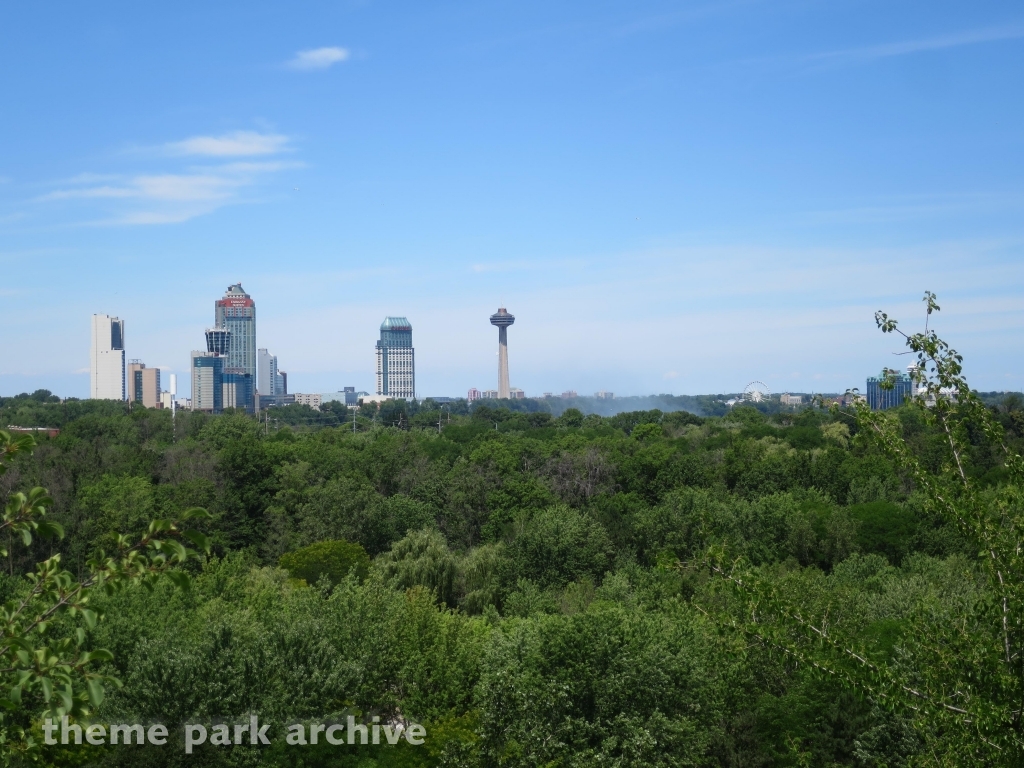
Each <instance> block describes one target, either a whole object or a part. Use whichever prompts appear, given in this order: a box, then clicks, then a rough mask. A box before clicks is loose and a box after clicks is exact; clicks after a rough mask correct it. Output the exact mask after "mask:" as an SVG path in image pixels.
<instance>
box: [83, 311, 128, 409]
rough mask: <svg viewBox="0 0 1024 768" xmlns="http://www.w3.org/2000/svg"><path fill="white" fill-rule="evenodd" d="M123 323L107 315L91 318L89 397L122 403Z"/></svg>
mask: <svg viewBox="0 0 1024 768" xmlns="http://www.w3.org/2000/svg"><path fill="white" fill-rule="evenodd" d="M126 395H127V389H126V387H125V378H124V320H118V319H117V318H116V317H111V316H110V315H93V316H92V347H91V349H90V359H89V397H91V398H92V399H93V400H124V399H125V396H126Z"/></svg>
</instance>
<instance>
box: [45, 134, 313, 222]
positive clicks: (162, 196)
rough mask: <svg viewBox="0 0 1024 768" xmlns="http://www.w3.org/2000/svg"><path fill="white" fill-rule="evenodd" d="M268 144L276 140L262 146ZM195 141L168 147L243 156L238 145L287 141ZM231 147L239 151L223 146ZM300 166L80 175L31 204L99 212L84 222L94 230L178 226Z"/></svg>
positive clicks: (257, 164) (243, 164) (249, 164)
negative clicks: (89, 208)
mask: <svg viewBox="0 0 1024 768" xmlns="http://www.w3.org/2000/svg"><path fill="white" fill-rule="evenodd" d="M253 137H257V138H255V139H254V138H253ZM257 139H258V140H257ZM267 139H273V140H275V141H274V142H270V141H265V140H267ZM199 141H200V140H199V139H188V140H186V141H183V142H178V143H176V144H174V145H170V146H175V147H183V146H185V147H191V148H192V149H194V150H196V151H199V150H205V152H206V153H207V154H211V153H216V152H220V153H222V154H229V155H230V154H243V150H242V146H243V145H244V146H248V150H247V151H248V152H249V153H258V152H260V151H262V150H261V147H263V148H265V147H268V146H282V145H283V143H284V142H285V141H287V139H286V138H285V137H278V136H269V137H268V136H266V135H262V134H252V133H246V132H236V133H233V134H227V135H226V136H223V137H220V138H216V139H209V141H211V142H221V143H220V144H217V143H215V144H212V145H203V144H201V143H199ZM260 141H263V143H262V144H261V143H260ZM231 142H236V143H237V144H238V145H239V146H237V147H234V148H232V147H230V146H226V144H227V143H231ZM275 142H276V143H275ZM303 166H304V164H303V163H301V162H295V161H289V162H282V161H278V160H272V161H252V160H244V161H238V162H228V163H221V164H212V165H208V166H194V165H193V166H187V167H185V168H184V169H182V170H180V171H176V172H168V173H140V174H137V175H134V176H109V175H102V174H81V175H79V176H75V177H73V178H71V179H67V180H65V181H63V182H61V187H60V188H59V189H55V190H53V191H52V192H49V193H47V194H45V195H42V196H40V197H37V198H35V201H34V202H37V203H53V202H61V201H65V202H78V203H79V204H83V205H91V206H93V207H99V208H100V209H101V215H100V217H99V218H98V219H95V220H93V221H91V222H88V223H89V224H91V225H93V226H115V225H129V226H130V225H152V224H177V223H180V222H183V221H188V220H189V219H193V218H195V217H197V216H202V215H204V214H208V213H212V212H213V211H215V210H217V209H218V208H221V207H223V206H225V205H229V204H232V203H238V202H244V200H245V195H244V193H245V190H246V189H247V188H249V187H254V186H256V185H258V184H260V183H262V182H263V180H264V179H266V178H267V177H268V176H270V175H271V174H274V173H276V172H279V171H283V170H286V169H292V168H301V167H303ZM89 182H92V183H91V184H90V183H89Z"/></svg>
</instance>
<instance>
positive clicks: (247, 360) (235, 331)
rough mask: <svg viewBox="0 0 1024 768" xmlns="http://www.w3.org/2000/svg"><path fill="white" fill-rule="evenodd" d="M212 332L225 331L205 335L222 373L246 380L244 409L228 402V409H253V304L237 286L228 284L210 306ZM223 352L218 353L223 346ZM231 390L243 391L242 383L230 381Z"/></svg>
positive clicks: (209, 349) (254, 336) (254, 402)
mask: <svg viewBox="0 0 1024 768" xmlns="http://www.w3.org/2000/svg"><path fill="white" fill-rule="evenodd" d="M212 331H222V332H223V331H226V332H227V338H226V339H225V338H224V336H223V335H222V334H217V333H211V331H208V332H207V334H206V342H207V347H208V351H209V352H211V353H215V354H217V355H219V356H222V357H223V358H224V373H225V374H229V373H230V374H240V375H245V376H248V377H249V382H250V384H249V392H250V400H249V402H248V403H247V404H245V405H244V406H242V405H235V404H234V403H232V404H231V405H229V406H228V407H235V408H242V407H244V408H246V410H250V411H251V410H253V409H254V408H255V406H256V399H255V394H256V393H255V382H256V354H257V352H256V302H254V301H253V300H252V297H251V296H250V295H249V294H248V293H246V292H245V290H244V289H243V288H242V284H241V283H234V284H233V285H229V286H228V289H227V291H226V292H225V294H224V297H223V298H220V299H217V301H216V303H215V304H214V328H213V329H212ZM225 346H226V347H227V351H226V353H225V352H222V351H221V350H222V349H223V348H224V347H225ZM232 383H233V385H234V386H235V389H238V388H239V387H241V388H243V389H244V386H245V385H244V382H242V381H241V380H237V381H236V380H232Z"/></svg>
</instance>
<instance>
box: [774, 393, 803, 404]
mask: <svg viewBox="0 0 1024 768" xmlns="http://www.w3.org/2000/svg"><path fill="white" fill-rule="evenodd" d="M779 402H780V403H781V404H782V405H802V404H803V402H804V398H803V395H791V394H789V393H788V392H787V393H786V394H784V395H779Z"/></svg>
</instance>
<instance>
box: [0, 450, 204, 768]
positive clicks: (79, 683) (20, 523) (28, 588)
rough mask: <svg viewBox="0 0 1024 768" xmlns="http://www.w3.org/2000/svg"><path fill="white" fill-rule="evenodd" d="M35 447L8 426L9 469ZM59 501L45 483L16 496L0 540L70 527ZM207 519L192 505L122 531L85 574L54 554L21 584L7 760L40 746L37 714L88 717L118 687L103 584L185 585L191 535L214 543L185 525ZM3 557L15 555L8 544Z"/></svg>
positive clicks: (5, 675) (1, 647)
mask: <svg viewBox="0 0 1024 768" xmlns="http://www.w3.org/2000/svg"><path fill="white" fill-rule="evenodd" d="M34 445H35V443H34V440H33V438H32V437H31V436H27V435H24V436H19V437H14V436H12V435H11V434H10V433H9V432H7V431H5V430H0V474H3V473H4V472H6V470H7V465H8V464H9V463H10V461H11V460H12V459H13V458H14V457H15V456H17V455H18V454H22V453H26V452H29V451H31V450H32V448H33V447H34ZM50 503H51V499H50V497H49V496H48V495H47V492H46V490H45V489H43V488H32V489H31V490H29V491H27V492H21V491H19V492H15V493H11V494H10V496H9V497H8V498H7V500H6V503H5V505H4V507H3V517H2V519H0V541H9V540H10V541H17V542H20V543H21V544H22V545H24V546H26V547H28V546H30V545H31V544H32V541H33V539H34V538H35V537H40V538H60V537H63V535H64V532H63V530H62V528H61V526H60V525H59V524H57V523H55V522H53V521H51V520H49V519H47V517H46V512H47V507H48V506H49V505H50ZM207 516H208V515H207V513H206V511H205V510H202V509H198V508H195V509H189V510H187V511H186V512H184V513H182V515H181V516H180V519H179V520H174V521H172V520H154V521H152V522H151V523H149V525H148V527H147V528H146V531H145V533H143V534H142V535H141V536H139V537H137V538H133V537H130V536H126V535H121V536H117V537H116V541H115V549H114V551H113V552H112V553H110V554H107V553H104V552H99V553H98V554H97V556H96V557H95V558H93V559H92V560H90V561H89V563H88V565H87V568H86V572H85V574H84V575H83V576H82V577H81V578H79V577H77V576H75V575H74V574H72V573H71V572H70V571H68V570H66V569H64V568H63V567H62V565H61V558H60V555H59V554H58V555H54V556H52V557H50V558H48V559H46V560H44V561H43V562H41V563H39V564H38V565H37V566H36V569H35V571H34V572H33V573H30V574H28V575H27V577H25V579H24V581H23V583H19V584H18V585H17V587H16V589H15V596H14V598H13V599H11V600H9V601H8V602H7V603H5V604H4V605H3V606H2V608H0V757H5V756H8V755H10V754H11V753H14V752H18V751H25V750H32V749H33V748H34V747H36V746H38V745H37V743H36V741H35V739H34V737H33V728H32V726H33V718H35V717H38V718H43V717H51V718H54V719H59V718H61V717H63V716H65V715H67V716H69V717H79V716H88V715H89V714H90V713H91V712H92V711H94V709H95V708H96V707H98V706H99V704H100V703H101V702H102V700H103V689H104V685H105V684H113V685H117V684H118V681H117V680H116V679H115V678H113V677H111V676H109V675H107V674H105V673H104V671H103V664H104V663H105V662H108V661H110V660H111V658H112V656H111V654H110V653H109V652H107V651H104V650H101V649H94V648H91V646H90V643H89V635H88V630H91V629H92V628H94V627H95V626H96V623H97V621H98V620H99V619H100V618H101V617H100V615H99V613H98V612H97V611H96V610H94V609H93V607H91V605H90V600H91V598H92V597H93V596H94V595H95V594H96V593H97V590H99V591H103V592H106V593H110V592H112V591H114V590H116V589H118V588H121V587H123V586H126V585H129V584H141V585H143V586H146V587H152V585H153V584H154V582H155V580H156V579H157V578H159V577H160V576H161V574H166V575H167V576H169V577H170V578H171V579H172V580H173V581H174V582H175V583H176V584H178V585H181V586H184V584H185V583H186V582H187V579H188V577H187V574H186V573H185V572H184V571H181V570H178V569H176V568H175V566H178V565H180V564H182V563H184V562H186V561H187V560H188V559H190V558H193V557H196V556H197V553H196V551H195V550H193V549H191V548H190V547H188V546H186V544H185V543H183V541H184V542H188V543H190V544H192V545H193V546H196V547H198V548H199V549H202V550H206V551H208V550H209V544H208V542H207V540H206V537H205V536H204V535H203V534H201V533H199V532H198V531H194V530H190V529H187V528H184V527H183V523H184V522H185V521H188V520H197V519H200V518H205V517H207ZM0 554H3V555H7V552H6V550H4V549H2V548H0ZM37 723H38V721H37Z"/></svg>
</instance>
